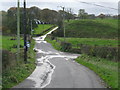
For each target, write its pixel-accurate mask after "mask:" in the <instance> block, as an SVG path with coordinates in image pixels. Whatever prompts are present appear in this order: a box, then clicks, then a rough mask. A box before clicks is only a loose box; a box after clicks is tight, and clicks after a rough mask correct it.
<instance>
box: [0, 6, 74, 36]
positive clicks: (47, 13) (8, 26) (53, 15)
mask: <svg viewBox="0 0 120 90" xmlns="http://www.w3.org/2000/svg"><path fill="white" fill-rule="evenodd" d="M1 13H2V32H3V34H16V33H17V8H16V7H11V8H10V9H8V10H7V12H5V11H1ZM23 13H24V12H23V8H20V33H21V34H23V33H24V29H23V25H24V24H23V19H24V15H23ZM64 14H65V19H67V20H69V19H73V18H74V15H73V14H72V13H70V12H68V11H64V12H63V11H62V10H59V11H55V10H50V9H47V8H46V9H40V8H38V7H35V6H34V7H30V8H26V15H27V16H26V21H27V22H26V23H27V34H29V33H30V30H31V29H30V27H31V20H32V25H33V28H35V27H37V24H36V22H35V20H40V21H42V22H48V23H50V24H57V25H58V26H60V27H62V18H63V15H64Z"/></svg>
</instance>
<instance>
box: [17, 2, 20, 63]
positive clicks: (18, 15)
mask: <svg viewBox="0 0 120 90" xmlns="http://www.w3.org/2000/svg"><path fill="white" fill-rule="evenodd" d="M17 6H18V8H17V61H18V60H19V59H20V2H19V0H18V3H17Z"/></svg>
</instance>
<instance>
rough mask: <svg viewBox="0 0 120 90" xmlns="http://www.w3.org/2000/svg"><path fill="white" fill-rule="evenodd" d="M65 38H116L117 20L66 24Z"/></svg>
mask: <svg viewBox="0 0 120 90" xmlns="http://www.w3.org/2000/svg"><path fill="white" fill-rule="evenodd" d="M65 26H66V29H65V30H66V37H77V38H110V39H113V38H117V37H118V20H116V19H94V20H92V19H82V20H71V21H70V22H66V25H65Z"/></svg>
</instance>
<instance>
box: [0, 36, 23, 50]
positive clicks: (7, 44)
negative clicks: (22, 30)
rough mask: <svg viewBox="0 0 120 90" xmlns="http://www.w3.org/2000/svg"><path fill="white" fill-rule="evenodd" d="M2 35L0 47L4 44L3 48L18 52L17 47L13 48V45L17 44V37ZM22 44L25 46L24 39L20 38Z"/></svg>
mask: <svg viewBox="0 0 120 90" xmlns="http://www.w3.org/2000/svg"><path fill="white" fill-rule="evenodd" d="M1 37H2V45H0V47H1V46H2V49H4V50H9V51H11V52H16V51H17V48H13V46H17V39H16V37H12V36H1ZM11 39H16V40H11ZM20 44H21V45H22V46H23V45H24V41H23V40H22V38H21V40H20Z"/></svg>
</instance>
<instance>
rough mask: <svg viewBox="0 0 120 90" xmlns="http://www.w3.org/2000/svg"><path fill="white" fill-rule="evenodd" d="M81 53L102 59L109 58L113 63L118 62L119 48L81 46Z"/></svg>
mask: <svg viewBox="0 0 120 90" xmlns="http://www.w3.org/2000/svg"><path fill="white" fill-rule="evenodd" d="M80 47H81V53H83V54H87V55H91V56H98V57H101V58H107V59H110V60H113V61H118V48H117V47H107V46H102V47H100V46H90V45H81V46H80Z"/></svg>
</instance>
